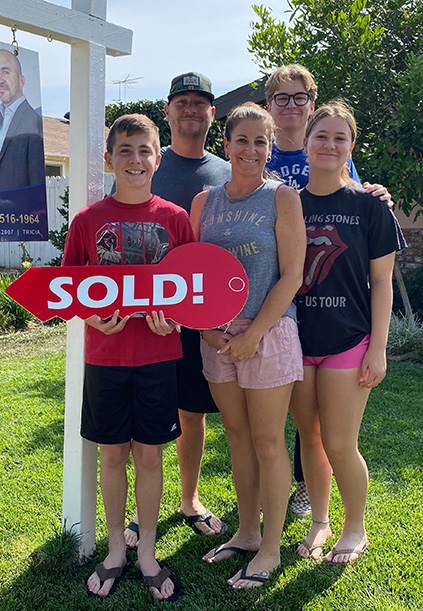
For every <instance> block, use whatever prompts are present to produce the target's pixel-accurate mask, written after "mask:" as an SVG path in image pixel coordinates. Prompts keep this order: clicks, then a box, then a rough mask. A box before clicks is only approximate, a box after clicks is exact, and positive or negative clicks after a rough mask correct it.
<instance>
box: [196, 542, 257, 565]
mask: <svg viewBox="0 0 423 611" xmlns="http://www.w3.org/2000/svg"><path fill="white" fill-rule="evenodd" d="M226 551H228V552H234V554H239V555H240V556H241V557H242V558H245V556H246V555H247V554H248V549H244V548H243V547H236V545H225V544H224V543H222V545H218V546H217V547H215V548H214V550H213V554H214V556H217V555H218V554H221V553H222V552H226ZM229 558H232V556H228V558H227V559H228V560H229ZM225 560H226V558H225ZM204 562H205V563H206V564H213V562H207V560H204Z"/></svg>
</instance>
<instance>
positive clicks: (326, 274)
mask: <svg viewBox="0 0 423 611" xmlns="http://www.w3.org/2000/svg"><path fill="white" fill-rule="evenodd" d="M355 138H356V124H355V120H354V117H353V115H352V113H351V112H350V111H349V109H348V108H347V107H346V106H345V105H343V104H342V103H340V102H333V103H330V104H328V105H325V106H322V107H320V108H319V109H318V110H317V111H316V112H315V113H314V114H313V115H312V116H311V117H310V119H309V124H308V127H307V131H306V138H305V151H306V153H307V154H308V160H309V166H310V179H309V183H308V186H307V187H306V188H305V189H304V190H303V191H302V193H301V199H302V203H303V211H304V219H305V222H306V227H307V256H306V265H305V271H304V283H303V286H302V287H301V289H300V291H299V293H298V297H297V308H298V317H299V322H300V325H299V326H300V337H301V340H302V347H303V353H304V355H305V357H304V363H303V364H304V381H303V382H297V383H296V384H295V389H294V393H293V397H292V401H291V412H292V415H293V418H294V421H295V424H296V425H297V428H298V430H299V433H300V439H301V460H302V464H303V470H304V475H305V480H306V485H307V490H308V492H309V495H310V501H311V506H312V512H313V523H312V528H311V531H310V533H309V534H308V536H307V538H306V539H304V540H303V542H302V543H301V544H300V546H299V548H298V554H299V555H300V556H302V557H303V558H309V557H310V558H313V559H316V558H318V557H319V556H320V555H321V554H322V552H323V549H324V546H325V544H326V541H327V539H328V538H329V537H330V536H331V535H332V532H331V529H330V525H329V514H328V510H329V493H330V485H331V475H332V470H333V472H334V474H335V478H336V481H337V484H338V488H339V491H340V494H341V497H342V500H343V503H344V507H345V523H344V527H343V530H342V533H341V535H340V537H339V539H338V540H337V542H336V544H335V546H334V547H333V548H332V550H331V551H329V553H327V555H326V556H325V557H324V559H325V560H326V561H327V562H332V563H334V564H346V563H348V562H352V561H354V560H356V559H357V558H358V557H359V556H360V555H361V554H362V552H363V551H364V550H365V548H366V547H367V545H368V540H367V535H366V530H365V525H364V511H365V505H366V496H367V487H368V472H367V466H366V463H365V461H364V459H363V457H362V456H361V454H360V452H359V451H358V448H357V439H358V433H359V429H360V424H361V420H362V416H363V413H364V409H365V406H366V402H367V399H368V396H369V393H370V390H371V389H372V388H374V387H375V386H377V385H378V384H379V383H380V382H381V381H382V380H383V378H384V376H385V372H386V357H385V349H386V341H387V334H388V327H389V320H390V314H391V305H392V270H393V265H394V257H395V251H396V250H397V249H398V248H400V247H401V246H402V244H401V240H400V234H401V231H400V229H399V227H398V225H397V223H396V221H395V218H394V216H393V214H392V213H391V211H390V210H389V209H388V207H387V206H386V205H385V204H383V203H382V204H381V203H380V201H377V199H375V198H372V197H371V195H367V194H366V193H364V191H363V189H362V188H361V187H357V186H355V183H354V185H352V184H351V182H352V181H351V179H349V177H348V172H347V169H346V163H347V159H348V157H349V156H350V154H351V151H352V149H353V147H354V142H355Z"/></svg>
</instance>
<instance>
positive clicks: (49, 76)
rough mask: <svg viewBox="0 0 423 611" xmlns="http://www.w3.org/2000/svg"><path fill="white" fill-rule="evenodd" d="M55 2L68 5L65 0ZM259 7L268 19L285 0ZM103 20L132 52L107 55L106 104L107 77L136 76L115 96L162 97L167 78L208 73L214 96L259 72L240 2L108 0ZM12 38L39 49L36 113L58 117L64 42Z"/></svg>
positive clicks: (6, 38) (64, 103)
mask: <svg viewBox="0 0 423 611" xmlns="http://www.w3.org/2000/svg"><path fill="white" fill-rule="evenodd" d="M55 4H60V5H62V6H67V7H70V6H71V0H56V2H55ZM264 5H265V6H267V7H269V8H271V9H272V10H273V13H272V14H273V16H274V17H276V18H278V19H284V18H286V14H285V11H286V9H287V1H286V0H279V1H278V0H270V1H269V2H266V1H265V0H264ZM107 6H108V12H107V19H108V21H111V22H112V23H116V24H118V25H121V26H124V27H126V28H130V29H132V30H133V32H134V38H133V48H132V55H131V56H128V57H118V58H114V57H108V58H107V68H106V81H107V84H106V103H109V102H112V101H113V100H117V99H118V97H119V86H118V85H113V84H112V82H113V81H119V80H122V79H124V78H125V77H126V76H127V75H130V78H140V77H142V78H140V80H139V81H137V82H136V83H134V84H133V85H132V87H131V88H127V89H126V90H125V88H124V87H123V86H122V87H121V98H122V100H123V101H125V98H126V101H130V100H139V99H151V100H155V99H158V98H165V97H166V95H167V92H168V89H169V84H170V81H171V79H172V78H173V77H174V76H176V75H177V74H180V73H182V72H188V71H190V70H195V71H198V72H202V73H203V74H205V75H206V76H208V77H209V78H210V79H211V80H212V83H213V89H214V93H215V94H216V95H222V94H224V93H226V92H228V91H230V90H231V89H234V88H235V87H240V86H241V85H244V84H245V83H248V82H250V81H252V80H254V79H256V78H258V77H259V76H260V73H259V69H258V67H257V65H256V64H254V62H253V59H252V55H251V54H250V53H249V52H248V50H247V38H248V35H249V34H250V32H251V28H250V22H251V21H252V20H253V19H254V18H255V13H254V12H253V9H252V8H251V3H250V2H249V1H248V0H214V2H201V1H200V0H150V1H149V2H146V1H145V0H125V2H122V0H109V1H108V5H107ZM16 37H17V40H18V43H19V45H20V46H22V47H26V48H29V49H33V50H34V51H37V52H38V53H39V57H40V72H41V96H42V106H43V114H44V115H46V116H50V117H62V116H63V115H64V113H65V112H67V111H68V110H69V70H70V68H69V65H70V49H69V45H65V44H63V43H60V42H56V41H53V42H51V43H50V42H48V41H47V40H46V39H44V38H41V37H38V36H34V35H32V34H27V33H25V32H20V31H18V32H17V34H16ZM0 40H1V41H2V42H6V43H10V42H11V40H12V33H11V31H10V28H8V27H5V26H0Z"/></svg>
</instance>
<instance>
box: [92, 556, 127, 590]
mask: <svg viewBox="0 0 423 611" xmlns="http://www.w3.org/2000/svg"><path fill="white" fill-rule="evenodd" d="M101 565H102V567H104V569H106V570H108V569H113V568H118V567H124V566H125V565H126V557H125V555H124V556H123V557H118V556H117V555H111V554H109V555H108V556H107V557H106V558H105V560H104V562H102V563H101ZM101 565H98V566H101ZM97 568H98V567H97ZM102 582H103V583H102ZM114 582H115V578H111V579H106V580H102V579H101V571H100V575H99V574H98V573H97V570H95V571H94V573H93V574H92V575H90V577H89V578H88V580H87V589H88V591H89V592H91V594H94V595H96V596H101V597H104V596H108V595H109V593H110V590H111V589H112V587H113V584H114Z"/></svg>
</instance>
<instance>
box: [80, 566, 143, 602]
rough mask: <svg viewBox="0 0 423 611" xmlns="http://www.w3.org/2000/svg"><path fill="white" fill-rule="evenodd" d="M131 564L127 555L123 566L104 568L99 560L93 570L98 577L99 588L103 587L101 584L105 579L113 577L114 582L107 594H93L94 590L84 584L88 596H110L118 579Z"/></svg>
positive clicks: (115, 587)
mask: <svg viewBox="0 0 423 611" xmlns="http://www.w3.org/2000/svg"><path fill="white" fill-rule="evenodd" d="M131 565H132V560H131V558H129V557H128V556H127V557H126V564H125V565H124V566H118V567H114V568H112V569H106V568H105V567H104V564H103V563H102V562H100V564H97V566H96V567H95V572H96V573H97V575H98V576H99V578H100V589H101V588H102V587H103V584H104V582H105V581H106V580H107V579H114V582H113V585H112V587H111V588H110V591H109V593H108V594H107V596H99V595H98V594H94V592H91V590H89V589H88V585H86V586H85V587H86V590H87V594H88V596H89V598H108V597H109V596H111V595H112V594H113V593H114V592H116V589H117V587H118V585H119V582H120V580H121V579H122V577H124V576H125V575H126V573H127V572H128V571H129V569H130V568H131Z"/></svg>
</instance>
